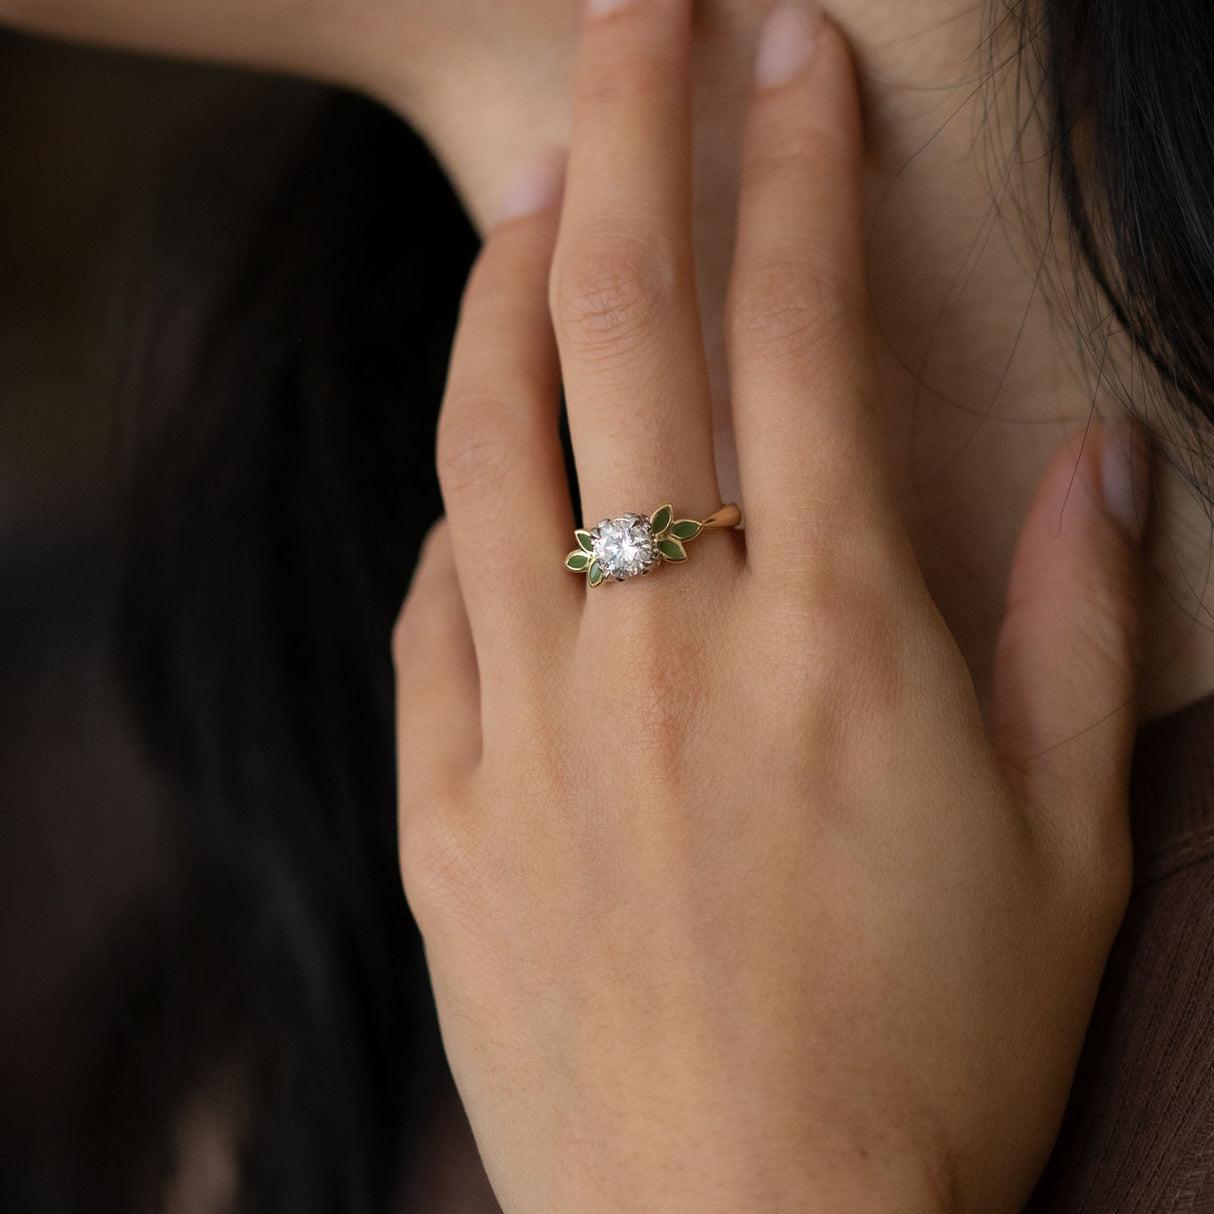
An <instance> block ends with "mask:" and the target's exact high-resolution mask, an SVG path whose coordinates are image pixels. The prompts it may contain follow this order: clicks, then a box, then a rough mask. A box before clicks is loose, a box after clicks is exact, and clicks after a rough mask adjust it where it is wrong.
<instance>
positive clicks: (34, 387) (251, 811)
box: [0, 28, 475, 1214]
mask: <svg viewBox="0 0 1214 1214" xmlns="http://www.w3.org/2000/svg"><path fill="white" fill-rule="evenodd" d="M403 200H404V201H403ZM402 208H403V209H402ZM267 217H269V218H267ZM278 233H285V235H283V236H282V238H281V241H280V240H279V237H278ZM280 246H281V247H280ZM474 249H475V241H474V239H473V237H472V234H471V232H470V230H469V229H468V227H467V224H466V222H465V220H464V218H463V216H462V214H461V213H460V211H459V208H458V206H457V205H456V203H455V201H454V199H453V198H452V197H451V196H450V194H449V192H448V191H447V189H446V186H445V184H444V183H443V181H442V178H441V175H440V174H438V172H437V170H436V169H435V167H434V166H433V164H432V163H431V162H430V160H429V157H428V155H427V153H426V152H425V149H424V148H422V147H421V146H420V144H419V143H418V142H417V141H416V140H415V139H413V138H412V136H411V135H409V133H408V132H406V131H404V129H403V128H401V127H400V126H399V124H398V123H396V122H395V120H393V119H390V118H388V117H387V116H386V115H384V114H382V113H380V112H378V111H375V110H374V107H372V106H370V105H368V104H367V103H365V102H362V101H359V100H357V99H353V98H348V97H343V96H341V95H336V94H334V93H333V92H331V91H330V90H326V89H323V88H319V87H315V86H311V85H307V84H303V83H300V82H295V81H288V80H284V79H279V78H275V77H269V76H261V75H257V74H254V73H249V72H236V71H227V70H220V69H215V68H209V67H202V66H197V65H191V64H182V63H172V62H166V61H156V60H152V59H147V58H142V57H136V56H128V55H123V54H118V53H114V52H109V51H98V50H92V49H86V48H81V47H76V46H70V45H66V44H60V43H55V42H52V41H44V40H41V39H35V38H31V37H27V36H24V35H20V34H17V33H14V32H11V31H7V30H5V29H3V28H0V1210H2V1211H4V1212H5V1214H8V1212H9V1211H18V1210H20V1211H25V1210H38V1211H42V1210H47V1211H58V1210H88V1211H90V1212H91V1211H104V1210H108V1209H114V1210H123V1211H135V1210H139V1209H143V1208H147V1209H169V1210H174V1211H178V1210H180V1211H195V1210H197V1211H204V1210H226V1209H235V1208H242V1209H244V1208H248V1209H253V1208H257V1209H261V1208H264V1209H291V1210H293V1211H304V1210H310V1209H317V1210H322V1209H323V1210H325V1211H338V1210H346V1209H349V1210H356V1209H357V1210H363V1209H366V1210H371V1209H377V1208H382V1206H383V1200H384V1195H385V1194H386V1193H389V1192H390V1191H392V1190H393V1188H394V1186H396V1185H398V1177H399V1171H400V1169H399V1153H400V1152H399V1149H398V1148H399V1141H400V1136H401V1135H402V1134H404V1133H405V1131H406V1130H407V1128H408V1122H409V1118H410V1117H411V1116H416V1111H415V1106H417V1105H418V1103H419V1101H422V1097H417V1096H411V1097H409V1098H405V1097H403V1096H402V1095H401V1089H402V1087H408V1086H409V1084H408V1083H407V1082H402V1078H401V1077H402V1075H403V1076H405V1077H406V1079H408V1077H409V1076H411V1075H416V1074H418V1073H419V1068H423V1067H429V1068H431V1069H432V1068H433V1066H434V1065H435V1063H434V1053H435V1046H434V1036H433V1033H432V1029H431V1026H430V1024H429V1020H428V1011H427V1009H426V1007H425V1000H426V995H425V992H424V989H423V988H424V980H423V978H422V977H421V975H422V971H421V969H420V963H419V960H418V958H419V955H420V953H419V950H418V949H417V946H416V941H414V940H412V939H411V938H410V937H409V936H408V932H409V931H410V925H409V922H408V919H407V911H406V909H405V907H404V903H403V899H402V898H401V896H400V894H399V889H397V888H394V886H393V882H394V870H395V856H394V851H393V850H392V847H391V830H392V819H391V804H390V801H391V794H392V787H391V785H392V764H391V754H390V720H389V718H390V704H389V702H388V699H387V696H388V692H389V689H390V671H389V669H388V667H387V649H386V645H385V643H384V642H385V640H386V630H387V628H388V627H389V626H390V619H391V615H392V614H393V612H394V604H396V603H399V598H400V596H401V595H402V594H403V590H404V586H405V583H406V580H407V576H408V572H409V569H410V568H411V565H412V562H413V559H414V553H415V550H416V546H417V543H418V541H419V540H420V537H421V534H422V532H423V531H424V529H425V527H426V526H427V525H428V523H429V522H430V521H431V520H432V519H433V518H434V517H436V516H437V514H438V512H439V503H438V498H437V495H436V490H435V487H434V485H433V478H432V476H431V474H430V471H429V468H430V450H431V433H432V427H433V419H434V415H435V412H436V409H437V403H438V396H439V393H440V389H441V379H442V371H443V367H444V365H445V359H446V350H447V342H448V341H449V334H450V328H451V324H452V321H453V316H454V310H455V306H456V302H457V298H458V291H459V287H460V284H461V283H462V281H463V276H464V273H465V271H466V268H467V264H468V260H469V258H470V257H471V256H472V255H473V252H474ZM301 250H302V251H303V252H301ZM314 250H321V251H322V252H323V256H322V252H314ZM334 250H336V251H334ZM284 267H286V268H285V269H284ZM263 283H268V284H271V285H270V286H267V287H265V288H264V290H263V289H262V288H261V287H260V286H259V285H258V284H263ZM250 284H252V285H250ZM301 301H303V303H302V304H301ZM355 305H357V309H363V310H364V311H358V312H357V314H356V315H354V317H353V320H352V322H351V323H350V324H349V325H348V326H347V328H348V330H349V331H347V328H343V327H342V325H340V324H337V323H336V322H332V319H331V318H332V317H333V316H339V317H340V316H345V317H349V316H350V315H351V310H352V308H353V307H354V306H355ZM166 333H167V334H168V339H167V340H166V338H165V334H166ZM198 333H202V334H203V336H202V337H201V338H198V337H197V334H198ZM262 334H264V340H263V339H262V337H261V335H262ZM304 350H306V351H307V353H306V355H305V354H303V353H299V351H304ZM233 351H234V353H233ZM263 351H271V352H274V356H273V358H272V359H269V356H268V355H266V356H265V357H263V354H262V352H263ZM267 360H268V361H267ZM251 383H253V384H255V386H254V387H247V385H249V384H251ZM318 383H319V384H321V385H322V387H321V388H317V387H316V385H317V384H318ZM166 385H167V388H166ZM174 385H184V386H174ZM309 385H311V387H309ZM195 388H197V389H198V390H197V391H195ZM322 397H323V399H324V401H325V402H328V403H327V404H326V405H325V407H324V408H321V407H320V406H319V405H317V404H316V403H315V402H316V401H317V400H320V399H321V398H322ZM304 399H306V400H309V401H312V402H313V404H312V405H311V406H309V407H308V408H306V409H305V408H303V407H299V406H298V402H299V401H300V400H304ZM166 400H168V401H169V404H168V405H167V406H165V405H164V402H165V401H166ZM262 400H265V401H266V402H277V403H275V404H274V408H275V409H277V410H278V412H277V413H275V414H273V415H272V417H271V421H270V422H268V423H267V424H265V425H262V426H260V427H257V426H254V424H253V422H252V421H250V415H251V413H253V412H255V411H256V409H258V408H260V404H259V402H260V401H262ZM149 401H151V408H149V404H148V402H149ZM335 401H336V402H337V403H338V406H340V407H330V406H331V405H332V403H333V402H335ZM209 402H213V403H209ZM229 402H230V403H231V407H232V412H231V414H230V415H229V414H226V413H225V412H224V410H225V409H227V408H228V403H229ZM282 402H286V403H285V404H284V403H282ZM347 402H357V404H356V405H355V404H350V406H349V408H347V407H346V403H347ZM364 402H367V403H365V404H364ZM268 407H269V406H268V405H267V408H268ZM364 408H365V410H366V411H367V412H366V415H365V417H364V416H363V415H362V414H359V413H357V410H359V409H364ZM267 416H271V415H270V414H269V413H267ZM351 416H354V417H355V420H354V422H350V421H349V418H350V417H351ZM149 417H151V418H152V420H153V423H154V424H151V425H149V424H148V418H149ZM182 419H184V420H182ZM148 433H154V434H155V435H156V444H155V445H153V446H152V447H149V445H148V443H147V442H146V435H147V434H148ZM284 436H285V437H284ZM360 436H361V437H360ZM225 444H227V445H225ZM360 444H362V445H361V446H360ZM364 448H366V449H364ZM149 451H151V452H152V454H151V455H149ZM183 452H184V453H187V454H182V453H183ZM318 453H319V454H318ZM187 456H188V457H187ZM148 467H151V468H152V474H151V475H150V476H149V474H148V473H147V471H146V469H147V468H148ZM157 469H159V470H160V481H159V482H158V481H157V479H156V475H157ZM331 469H336V471H332V470H331ZM149 484H150V485H151V488H150V489H149V488H148V487H147V486H148V485H149ZM216 486H219V487H220V488H216ZM284 502H285V503H287V504H286V506H283V504H282V503H284ZM305 516H306V517H305ZM183 518H188V519H190V520H191V523H190V528H184V527H183V526H182V525H181V524H180V519H183ZM301 519H302V520H304V521H303V522H301ZM351 535H356V536H357V537H359V538H358V542H357V543H356V544H355V543H352V542H348V537H349V536H351ZM301 537H302V538H301ZM271 553H272V554H276V555H275V559H276V560H279V562H280V563H279V564H278V565H276V566H275V567H274V569H273V570H272V569H270V568H269V558H268V556H267V554H271ZM284 553H285V554H286V555H285V556H282V555H281V554H284ZM149 554H150V555H149ZM380 554H386V555H383V556H382V557H381V555H380ZM132 571H134V572H132ZM335 571H340V573H338V572H335ZM263 583H264V586H263ZM334 586H337V587H339V589H332V587H334ZM342 587H353V589H349V590H348V591H346V590H342V589H340V588H342ZM263 590H264V593H263V592H262V591H263ZM343 593H345V594H346V597H345V598H343V597H342V594H343ZM200 604H201V606H200ZM234 605H239V611H237V610H235V607H234ZM288 612H289V613H290V614H289V619H288V617H287V613H288ZM237 616H239V622H238V623H237V622H234V621H236V617H237ZM282 620H286V622H285V623H282V622H281V621H282ZM350 620H355V621H356V627H353V628H350V629H347V631H348V632H349V636H348V637H347V636H346V634H345V633H343V631H342V630H343V629H344V628H346V625H347V623H348V622H349V621H350ZM187 633H188V636H189V639H188V641H187V640H183V639H181V638H183V637H185V636H186V634H187ZM267 638H270V641H267ZM282 638H286V639H285V640H283V639H282ZM317 638H323V639H322V640H320V641H318V639H317ZM332 638H336V639H334V640H332V643H330V641H331V639H332ZM280 642H281V643H280ZM339 642H340V643H339ZM225 672H226V673H225ZM183 688H185V689H186V690H184V691H183V690H182V689H183ZM229 705H231V706H232V707H231V710H230V711H229V707H228V706H229ZM265 722H270V724H268V725H265V726H264V728H263V724H264V723H265ZM318 743H319V745H318ZM318 751H331V754H329V755H328V757H322V758H315V757H314V756H315V754H316V753H317V752H318ZM250 756H251V757H250ZM266 770H270V771H272V772H274V773H275V778H274V781H273V787H274V789H281V788H283V787H286V788H288V789H289V790H291V791H290V792H288V793H283V794H282V795H281V796H279V794H278V793H277V792H273V793H267V792H266V791H265V788H266V787H268V785H267V784H266V777H265V774H264V773H265V771H266ZM219 771H222V772H223V776H222V778H220V777H219V776H217V775H216V774H215V773H216V772H219ZM349 771H355V772H357V773H359V779H358V780H354V781H353V786H351V781H350V780H349V779H346V775H347V774H348V772H349ZM366 772H371V773H372V775H370V776H367V777H366V779H365V780H363V779H362V777H363V774H364V773H366ZM359 780H362V783H359ZM259 781H261V783H259ZM343 781H345V782H344V783H343ZM351 807H353V808H351ZM364 819H365V820H364ZM254 840H255V842H253V841H254ZM200 873H201V874H204V876H201V877H200V876H199V874H200ZM267 874H269V875H267ZM343 890H354V891H356V892H355V894H353V895H351V896H350V897H349V898H348V899H347V898H346V896H345V894H343V892H342V891H343ZM284 891H285V892H284ZM368 891H370V892H368ZM360 900H361V901H362V902H365V904H366V905H361V904H360ZM347 902H349V906H347V905H346V903H347ZM385 923H386V924H387V925H388V926H387V927H385V926H384V924H385ZM257 925H261V926H260V927H257ZM254 927H257V930H254ZM250 940H253V941H254V943H250V942H249V941H250ZM299 975H304V976H305V977H304V978H300V977H299ZM305 979H306V981H305ZM253 988H257V989H256V990H254V989H253ZM301 990H302V991H304V994H302V995H301V994H300V991H301ZM301 1009H302V1010H301ZM410 1016H413V1017H414V1020H415V1021H416V1023H414V1022H413V1021H410V1019H409V1017H410ZM392 1025H395V1026H396V1030H393V1029H392V1028H387V1029H385V1026H392ZM394 1031H395V1032H398V1033H399V1035H400V1036H402V1037H403V1038H405V1039H406V1041H405V1046H402V1045H401V1043H400V1042H399V1041H396V1040H394V1039H392V1034H393V1032H394ZM268 1040H272V1041H274V1042H275V1050H276V1056H275V1059H274V1064H273V1067H272V1068H270V1069H271V1070H272V1074H270V1071H267V1069H266V1067H265V1066H263V1061H264V1059H263V1055H264V1054H265V1050H264V1049H263V1048H262V1045H261V1044H259V1043H264V1042H265V1041H268ZM284 1043H285V1044H284ZM318 1043H319V1044H318ZM334 1043H336V1044H334ZM410 1043H412V1044H410ZM296 1046H298V1049H297V1050H296V1051H295V1052H294V1053H293V1052H292V1051H293V1050H295V1047H296ZM330 1047H332V1048H330ZM406 1047H407V1048H406ZM352 1059H353V1061H352ZM326 1068H328V1069H326ZM267 1076H268V1077H267ZM414 1086H415V1087H416V1086H418V1085H414ZM419 1090H420V1089H419ZM267 1093H269V1094H268V1095H267ZM411 1101H412V1103H410V1102H411ZM411 1108H413V1109H414V1112H413V1113H411V1112H410V1109H411ZM259 1110H260V1111H259ZM326 1110H328V1111H326ZM326 1117H331V1118H332V1119H333V1120H334V1125H338V1122H340V1124H339V1125H338V1130H337V1131H335V1130H334V1128H333V1125H330V1124H328V1123H327V1122H326ZM250 1118H254V1119H258V1118H259V1119H260V1124H259V1125H258V1126H255V1127H252V1128H251V1127H250V1124H249V1121H250ZM368 1125H371V1126H372V1127H373V1132H371V1133H370V1134H368V1133H367V1128H368ZM343 1127H344V1131H343V1132H347V1133H348V1132H352V1127H353V1128H354V1129H357V1130H358V1135H357V1137H358V1145H357V1146H356V1147H352V1148H350V1150H349V1151H346V1152H345V1154H346V1155H347V1156H350V1155H358V1154H359V1152H362V1155H361V1156H360V1157H359V1158H355V1159H352V1158H348V1157H346V1158H334V1159H333V1160H326V1159H324V1158H323V1156H324V1155H325V1153H326V1150H327V1149H328V1148H327V1147H322V1146H320V1145H318V1144H321V1143H328V1144H333V1146H332V1149H333V1151H334V1152H337V1151H338V1146H337V1145H336V1144H334V1137H335V1135H336V1136H337V1137H338V1138H340V1136H341V1135H340V1133H338V1131H342V1130H343ZM402 1127H404V1129H402ZM367 1139H371V1140H373V1141H370V1142H369V1143H368V1142H366V1141H365V1140H367ZM251 1142H255V1143H256V1144H257V1145H256V1146H255V1147H253V1146H250V1143H251ZM254 1154H256V1156H257V1160H259V1161H261V1162H260V1163H258V1162H256V1161H255V1162H253V1163H251V1162H250V1159H251V1156H252V1155H254ZM311 1156H315V1157H316V1158H315V1159H313V1158H310V1157H311ZM267 1159H268V1160H271V1161H274V1160H277V1162H276V1163H273V1162H272V1163H271V1164H265V1160H267ZM301 1160H304V1161H306V1162H300V1161H301ZM293 1172H297V1173H298V1175H297V1176H295V1177H294V1179H292V1180H288V1179H286V1177H287V1175H288V1174H289V1173H293ZM251 1194H252V1195H254V1196H250V1195H251Z"/></svg>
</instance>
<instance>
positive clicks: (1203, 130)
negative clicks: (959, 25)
mask: <svg viewBox="0 0 1214 1214" xmlns="http://www.w3.org/2000/svg"><path fill="white" fill-rule="evenodd" d="M1032 40H1033V41H1034V42H1035V43H1036V44H1037V46H1038V47H1039V48H1040V52H1039V53H1040V54H1041V56H1042V61H1043V65H1044V78H1045V94H1044V99H1045V102H1046V107H1047V109H1046V113H1047V119H1048V122H1049V127H1050V130H1051V132H1052V140H1051V145H1052V152H1053V167H1054V170H1055V178H1056V181H1057V184H1058V186H1059V188H1060V189H1061V192H1062V197H1063V199H1064V200H1065V210H1066V216H1067V219H1068V221H1069V229H1070V234H1071V238H1072V239H1073V241H1074V244H1075V246H1076V248H1077V249H1078V251H1079V254H1080V256H1081V259H1082V268H1083V269H1084V270H1086V271H1087V273H1089V274H1090V275H1091V276H1092V278H1093V279H1094V281H1095V283H1096V286H1097V288H1098V292H1099V294H1098V296H1097V298H1096V299H1095V300H1093V301H1092V303H1093V307H1091V308H1090V309H1089V313H1090V315H1089V318H1088V319H1089V321H1090V322H1091V323H1090V328H1089V329H1088V331H1087V333H1086V334H1085V336H1086V339H1087V342H1088V353H1089V358H1090V359H1091V360H1092V361H1094V362H1095V363H1097V364H1098V366H1099V371H1100V373H1101V374H1103V373H1104V372H1106V371H1107V370H1108V369H1109V368H1108V366H1107V361H1106V357H1105V355H1106V350H1105V346H1106V345H1107V344H1108V343H1110V342H1113V341H1117V340H1122V341H1124V342H1125V344H1127V345H1128V346H1129V347H1130V357H1131V360H1132V362H1133V363H1134V364H1135V367H1134V368H1133V369H1132V370H1131V372H1130V376H1131V380H1130V382H1128V383H1124V384H1122V385H1119V388H1120V393H1121V395H1122V396H1123V399H1125V401H1126V403H1127V404H1128V405H1129V406H1130V407H1131V408H1132V409H1133V410H1135V411H1136V412H1137V413H1138V414H1139V415H1140V416H1142V417H1143V420H1144V421H1147V422H1148V423H1149V424H1150V425H1151V428H1152V429H1153V430H1154V431H1155V432H1156V435H1157V438H1158V439H1160V440H1161V442H1162V445H1163V447H1164V454H1165V456H1166V458H1168V459H1169V461H1171V462H1173V463H1174V464H1176V465H1177V466H1178V467H1179V468H1180V470H1181V471H1182V472H1184V473H1185V474H1186V475H1187V476H1188V478H1189V479H1190V481H1191V482H1192V483H1193V484H1194V485H1195V486H1196V487H1197V488H1198V489H1200V490H1201V491H1202V492H1204V493H1205V494H1206V496H1207V498H1209V496H1210V476H1211V462H1210V454H1209V446H1208V442H1209V431H1208V423H1209V422H1211V421H1214V12H1212V11H1211V9H1210V6H1209V4H1208V3H1206V2H1205V0H1160V2H1159V3H1153V4H1136V3H1133V2H1132V0H1042V6H1041V11H1040V24H1039V27H1038V28H1037V30H1036V31H1035V37H1034V38H1033V39H1032ZM1101 314H1103V316H1101ZM1152 402H1154V404H1153V403H1152Z"/></svg>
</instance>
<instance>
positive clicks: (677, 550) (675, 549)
mask: <svg viewBox="0 0 1214 1214" xmlns="http://www.w3.org/2000/svg"><path fill="white" fill-rule="evenodd" d="M658 551H659V552H660V553H661V554H662V555H663V556H664V557H665V558H666V559H667V560H668V561H685V560H686V559H687V549H686V548H684V547H683V545H682V544H680V543H679V541H678V540H658Z"/></svg>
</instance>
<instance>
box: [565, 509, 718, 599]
mask: <svg viewBox="0 0 1214 1214" xmlns="http://www.w3.org/2000/svg"><path fill="white" fill-rule="evenodd" d="M741 521H742V511H741V510H739V509H738V507H737V506H736V505H734V504H733V503H732V502H731V503H730V504H729V505H727V506H722V507H721V508H720V510H718V511H716V513H714V514H710V515H709V516H708V517H707V518H706V519H700V520H696V519H693V518H680V519H676V518H675V516H674V507H673V506H659V507H658V508H657V509H656V510H655V511H653V513H652V514H625V515H624V516H623V517H622V518H605V519H603V521H602V522H601V523H599V525H598V526H597V527H595V528H593V529H592V530H590V531H585V530H582V529H579V530H577V531H575V532H574V533H573V534H574V535H575V536H576V537H577V543H578V546H577V547H576V548H575V549H574V550H573V551H572V552H571V553H570V554H569V555H568V556H567V557H566V558H565V568H566V569H570V570H572V571H573V572H574V573H584V574H585V575H586V580H587V581H588V582H589V583H590V585H591V586H597V585H599V583H600V582H605V581H606V580H607V579H608V578H611V579H613V580H614V581H617V582H622V581H623V580H624V579H625V578H630V577H636V576H637V575H638V574H645V573H650V572H651V571H652V570H654V569H656V568H657V567H658V566H659V565H661V564H664V563H665V562H666V561H669V562H671V563H672V564H676V565H678V564H682V563H683V562H684V561H685V560H686V559H687V549H686V547H685V546H684V545H686V544H687V543H688V541H689V540H694V539H695V538H696V536H697V535H699V534H700V533H701V532H702V531H711V530H712V529H713V528H721V529H727V528H731V527H736V526H738V524H739V523H741Z"/></svg>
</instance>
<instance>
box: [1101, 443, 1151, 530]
mask: <svg viewBox="0 0 1214 1214" xmlns="http://www.w3.org/2000/svg"><path fill="white" fill-rule="evenodd" d="M1100 459H1101V479H1102V480H1103V488H1104V504H1105V508H1106V509H1107V510H1108V512H1109V514H1111V515H1112V516H1113V518H1114V519H1116V520H1117V522H1118V523H1119V524H1120V525H1121V527H1122V529H1123V530H1124V531H1125V533H1126V535H1128V536H1129V538H1130V539H1131V541H1132V542H1133V543H1135V544H1138V543H1141V542H1142V538H1143V536H1144V534H1145V533H1146V529H1147V519H1148V517H1149V515H1150V507H1151V445H1150V441H1149V440H1148V438H1147V434H1146V431H1145V430H1144V429H1143V428H1142V427H1141V426H1138V425H1135V424H1134V423H1133V422H1129V421H1122V422H1114V423H1111V424H1110V425H1107V426H1105V428H1104V431H1103V434H1102V437H1101V450H1100Z"/></svg>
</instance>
